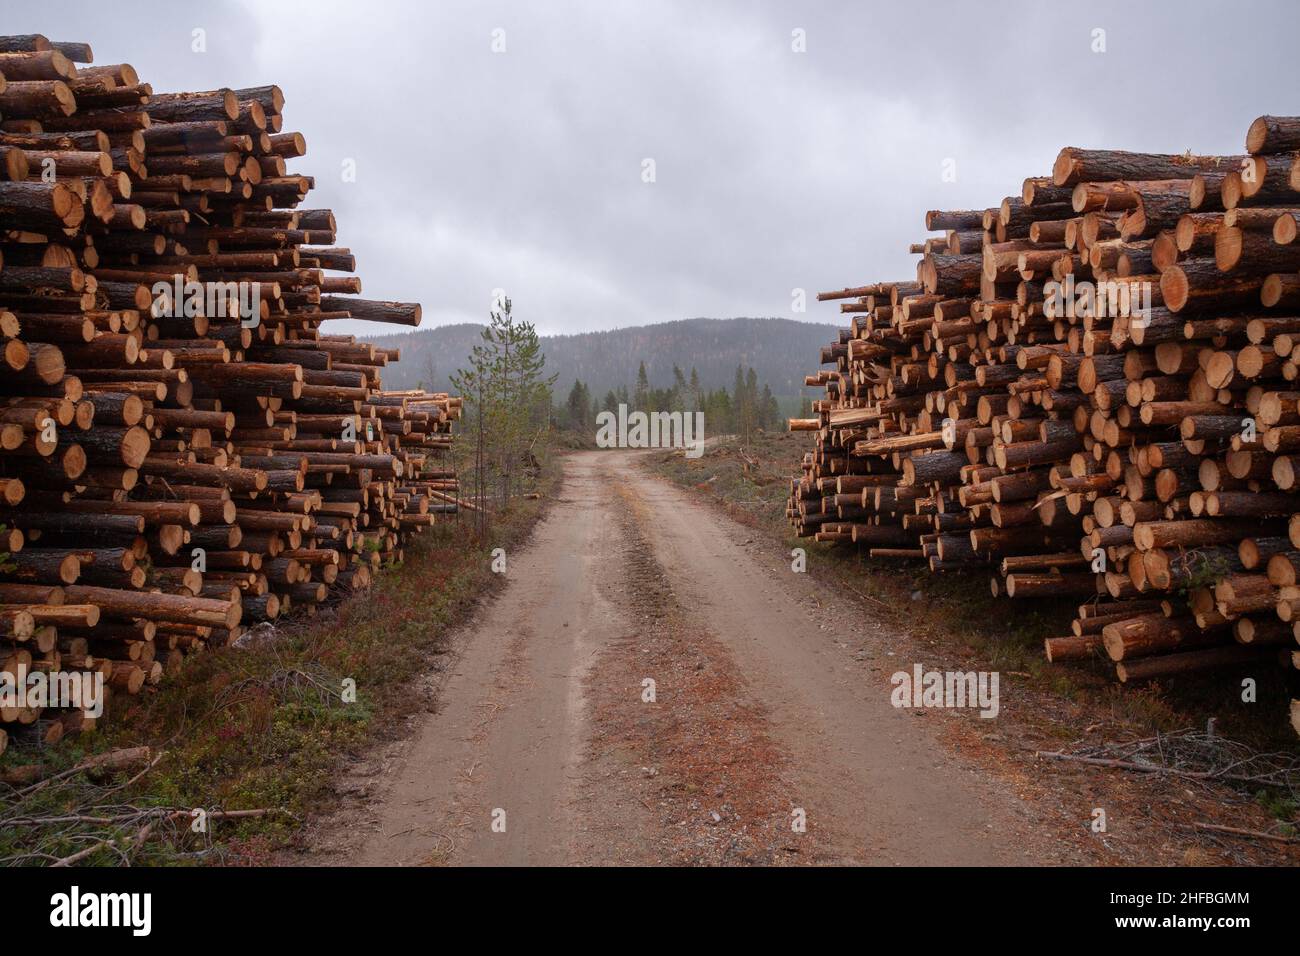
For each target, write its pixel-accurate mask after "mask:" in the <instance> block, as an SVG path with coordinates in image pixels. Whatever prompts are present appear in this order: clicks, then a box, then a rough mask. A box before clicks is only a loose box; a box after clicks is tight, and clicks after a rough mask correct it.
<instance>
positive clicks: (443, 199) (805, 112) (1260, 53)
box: [5, 0, 1300, 333]
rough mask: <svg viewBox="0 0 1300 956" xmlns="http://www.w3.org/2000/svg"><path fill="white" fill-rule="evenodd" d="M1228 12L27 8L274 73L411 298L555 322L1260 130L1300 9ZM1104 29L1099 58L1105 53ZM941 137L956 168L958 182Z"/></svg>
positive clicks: (1206, 6)
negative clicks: (934, 213) (1090, 169)
mask: <svg viewBox="0 0 1300 956" xmlns="http://www.w3.org/2000/svg"><path fill="white" fill-rule="evenodd" d="M1226 13H1228V11H1227V9H1226V8H1224V7H1223V6H1222V5H1221V4H1210V3H1204V2H1183V3H1168V2H1160V3H1144V4H1134V3H1090V4H1087V5H1082V4H1044V3H1038V2H1020V3H996V2H994V3H979V4H976V3H957V2H940V3H925V4H918V3H847V2H845V3H809V4H793V3H776V2H769V3H759V4H753V3H743V2H733V3H715V4H699V3H687V2H676V3H674V2H655V3H650V2H644V3H608V2H603V3H602V2H597V0H591V2H585V3H577V2H558V3H524V2H522V0H518V2H511V3H502V2H496V3H492V2H489V3H474V2H459V0H458V2H438V3H423V2H399V0H388V2H385V0H373V2H368V3H357V2H355V0H349V2H328V0H321V2H314V3H310V4H308V3H291V2H281V3H276V4H269V3H264V2H254V0H248V2H246V3H238V2H230V0H227V2H222V3H202V4H199V3H191V4H174V3H172V4H164V3H118V4H112V5H109V4H102V3H98V2H94V3H92V2H46V3H44V4H42V5H41V7H40V9H39V11H37V10H35V9H27V10H11V11H8V12H7V13H6V16H5V19H6V30H7V31H9V32H29V31H39V32H45V33H48V34H50V35H52V36H56V37H58V38H62V39H85V40H88V41H89V42H91V43H92V44H93V45H94V46H95V49H96V51H97V58H98V59H99V60H101V61H103V62H112V61H115V60H120V59H127V60H129V61H130V62H131V63H132V64H133V65H134V66H135V67H136V68H137V69H138V70H139V71H140V74H141V76H142V77H143V78H144V79H146V80H148V81H150V82H152V83H153V84H154V85H155V87H156V88H158V89H198V88H207V87H212V86H218V85H230V86H243V85H252V84H256V83H266V82H275V83H278V84H279V85H280V86H281V87H282V88H283V89H284V92H285V96H286V108H285V109H286V118H287V121H288V128H292V129H299V130H301V131H302V132H303V133H304V134H305V135H306V137H307V142H308V156H307V157H306V158H304V159H303V160H301V161H298V162H297V164H296V168H297V169H299V170H300V171H303V172H310V173H313V174H315V175H316V176H317V181H318V190H317V193H316V194H315V195H314V197H313V201H312V204H313V205H328V206H330V207H331V208H333V209H334V210H335V211H336V212H337V214H338V217H339V224H340V233H339V242H340V244H342V245H347V246H350V247H352V249H353V250H354V251H355V252H356V254H357V258H358V267H359V271H360V273H361V275H362V277H363V280H364V283H365V289H366V293H367V294H370V295H374V296H377V297H383V298H394V299H404V300H418V301H420V302H422V303H423V304H424V307H425V316H426V319H425V322H426V325H429V324H441V323H445V322H455V321H482V319H483V318H484V316H485V313H486V309H487V304H488V301H489V297H490V294H491V290H492V289H493V288H496V287H504V288H506V289H507V290H508V291H509V292H510V294H511V295H512V296H513V298H514V300H515V302H516V308H517V312H518V313H519V314H520V315H522V316H524V317H526V318H529V319H532V320H533V321H535V322H536V323H537V325H538V326H539V328H540V329H541V330H543V331H544V332H549V333H557V332H575V331H585V330H589V329H596V328H606V327H610V326H614V325H629V324H639V323H644V322H654V321H666V320H670V319H676V318H681V317H684V316H694V315H717V316H727V315H789V314H790V307H791V302H790V300H791V290H792V289H793V288H795V287H801V288H805V289H807V290H808V292H809V294H810V295H811V293H813V292H815V291H817V290H820V289H825V288H833V287H839V286H841V285H844V284H846V283H855V282H866V281H872V280H874V279H878V278H896V277H907V276H909V275H910V274H911V270H912V264H911V259H910V257H909V256H908V255H907V245H908V244H909V243H910V242H914V241H917V240H918V239H919V238H921V236H922V235H923V228H922V222H921V214H922V212H923V211H924V210H926V209H929V208H936V207H965V206H978V207H983V206H986V205H990V204H993V203H995V202H997V201H998V200H999V199H1000V198H1001V197H1002V196H1005V195H1008V194H1012V193H1015V192H1017V191H1018V189H1019V184H1020V181H1021V179H1023V177H1025V176H1027V175H1034V174H1043V173H1046V172H1047V171H1048V170H1049V169H1050V165H1051V161H1052V158H1053V157H1054V155H1055V153H1056V151H1057V150H1058V149H1059V148H1060V147H1061V146H1064V145H1067V144H1073V145H1087V146H1110V147H1117V148H1127V149H1149V150H1161V151H1171V152H1173V151H1182V150H1183V149H1188V148H1190V149H1192V150H1194V151H1198V152H1228V153H1231V152H1237V151H1239V150H1240V149H1241V146H1242V138H1243V136H1244V133H1245V128H1246V125H1247V124H1248V123H1249V122H1250V120H1251V119H1252V118H1253V117H1254V116H1255V115H1258V114H1259V113H1262V112H1280V113H1284V112H1294V111H1295V110H1296V108H1297V105H1298V104H1297V103H1296V102H1295V100H1294V97H1291V98H1290V99H1289V100H1287V99H1281V100H1280V101H1279V97H1278V95H1277V93H1276V92H1272V93H1271V95H1261V93H1260V92H1259V91H1286V90H1289V89H1291V88H1292V86H1291V83H1290V77H1289V75H1288V74H1289V70H1290V66H1289V64H1290V59H1291V57H1290V52H1291V51H1290V45H1291V38H1292V37H1294V35H1295V27H1296V26H1297V23H1298V21H1300V14H1298V13H1297V8H1296V6H1295V5H1294V4H1292V3H1284V2H1245V3H1238V4H1236V5H1235V6H1234V7H1233V8H1232V11H1231V15H1225V14H1226ZM67 24H75V25H76V26H75V28H74V30H73V31H72V33H69V30H68V28H67V26H66V25H67ZM194 26H203V27H204V28H205V29H207V30H208V53H207V54H204V55H202V56H200V55H195V54H193V53H191V52H190V48H189V44H190V30H191V28H193V27H194ZM1097 27H1100V28H1103V29H1105V30H1106V41H1107V52H1106V53H1105V54H1094V53H1092V52H1091V50H1090V48H1089V43H1090V33H1091V31H1092V30H1093V29H1094V28H1097ZM496 28H501V29H504V30H505V37H506V44H507V51H506V52H505V53H504V54H493V53H492V52H491V49H490V42H491V31H492V30H493V29H496ZM796 28H800V29H803V30H805V31H806V36H807V52H806V53H803V54H797V53H794V52H792V51H791V47H790V43H791V31H792V30H793V29H796ZM647 157H649V158H653V159H654V160H655V161H656V164H657V182H655V183H654V184H645V183H643V182H641V178H640V172H641V161H642V160H643V159H644V158H647ZM947 157H951V158H953V159H954V160H955V161H956V163H957V170H958V179H957V181H956V182H955V183H944V182H941V180H940V175H939V171H940V164H941V162H942V161H943V160H944V159H945V158H947ZM345 158H353V159H355V160H356V162H357V169H358V181H357V182H356V183H354V184H349V183H343V182H341V181H340V177H339V170H340V164H341V162H342V161H343V159H345ZM833 315H834V313H833V312H830V311H828V310H826V309H818V307H817V306H816V305H812V306H810V312H809V314H808V315H807V316H795V317H803V318H830V317H833ZM336 328H338V330H339V331H343V330H345V329H346V330H347V331H371V332H372V333H373V332H376V331H387V330H386V329H384V330H376V329H374V328H373V327H369V326H366V325H364V324H361V323H348V324H338V325H337V326H336Z"/></svg>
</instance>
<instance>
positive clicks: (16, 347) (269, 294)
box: [0, 36, 460, 750]
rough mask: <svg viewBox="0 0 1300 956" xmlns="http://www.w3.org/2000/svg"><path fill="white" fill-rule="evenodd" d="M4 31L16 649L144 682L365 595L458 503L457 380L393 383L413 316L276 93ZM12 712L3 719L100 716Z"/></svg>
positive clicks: (11, 618) (8, 480)
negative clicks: (389, 334) (402, 328)
mask: <svg viewBox="0 0 1300 956" xmlns="http://www.w3.org/2000/svg"><path fill="white" fill-rule="evenodd" d="M91 62H92V57H91V50H90V48H89V46H87V45H86V44H82V43H55V42H51V41H49V40H47V39H46V38H45V37H43V36H16V37H0V256H2V259H0V331H3V334H4V356H3V360H4V363H5V368H4V373H5V374H4V375H3V376H0V497H2V498H3V502H4V508H3V514H0V524H2V525H3V537H4V540H3V541H0V552H2V553H3V554H0V668H3V670H4V671H5V672H7V673H8V674H9V675H10V676H13V675H16V674H18V673H20V672H27V673H31V672H34V671H44V672H55V671H59V672H70V671H80V672H83V673H94V672H98V673H101V674H102V675H103V677H104V681H105V684H106V685H107V686H108V687H109V688H111V690H112V691H113V692H115V693H121V694H136V693H139V692H140V691H141V689H142V688H143V687H145V686H148V685H150V684H155V683H157V682H158V681H159V680H161V679H162V678H163V677H164V676H165V675H166V674H168V673H173V672H174V671H175V670H176V669H177V668H178V667H180V666H181V662H182V659H183V657H184V655H185V654H189V653H196V652H200V651H202V650H204V649H205V648H207V647H214V646H219V645H222V644H224V643H226V642H228V641H230V640H232V639H234V638H237V637H238V636H239V634H240V633H241V631H242V630H243V629H244V628H246V627H247V626H248V625H250V624H253V623H256V622H260V621H268V620H272V619H275V618H277V617H278V616H280V615H283V614H286V613H288V612H291V611H295V612H296V611H302V612H305V613H311V612H312V611H313V610H314V608H315V607H316V606H317V605H318V604H319V603H320V602H321V601H323V600H325V599H326V597H327V596H328V595H329V594H330V593H331V592H332V591H346V590H354V589H360V588H365V587H367V586H368V585H369V583H370V581H371V577H372V574H373V573H374V571H375V570H376V569H377V568H378V567H380V566H381V565H382V564H383V563H385V562H386V561H389V560H397V559H400V558H401V556H402V549H403V542H404V541H405V540H406V538H407V537H408V535H410V534H414V533H418V532H420V531H421V530H422V529H423V528H425V527H427V526H429V525H430V524H432V523H434V522H435V521H436V520H438V516H442V515H449V514H452V513H454V512H455V511H456V510H457V508H458V506H459V501H460V499H459V491H458V486H457V482H456V476H455V472H454V470H453V469H452V467H451V466H450V464H449V456H448V454H447V449H448V448H449V446H450V443H451V428H452V423H453V422H454V421H455V420H456V419H457V418H458V417H459V414H460V400H459V399H458V398H456V397H454V396H450V395H447V394H429V393H425V392H422V391H385V390H383V389H382V387H381V385H380V372H381V370H382V368H383V367H384V366H385V365H386V364H388V363H389V362H392V361H395V360H397V358H398V357H399V356H398V351H397V350H396V349H393V350H385V349H378V348H375V347H374V346H372V345H368V344H366V343H365V342H360V341H357V340H356V339H355V338H354V337H353V336H349V335H337V334H329V333H327V332H326V331H325V330H324V329H325V328H326V326H325V325H324V323H325V322H327V321H329V320H334V319H345V318H356V319H366V320H371V321H377V322H390V323H397V324H400V325H411V326H413V325H418V324H419V322H420V306H419V305H418V304H414V303H400V302H385V301H378V300H369V299H363V298H360V297H359V293H360V291H361V282H360V279H358V278H357V277H355V276H353V275H350V274H349V273H352V272H353V271H354V267H355V262H354V257H353V255H352V253H351V251H350V250H349V249H347V248H341V247H339V246H337V245H336V244H335V221H334V216H333V214H332V213H331V212H330V211H329V210H327V209H307V208H301V204H302V203H303V201H304V200H305V199H306V197H307V194H308V192H309V190H310V189H311V188H312V186H313V181H312V178H311V177H310V176H306V175H301V174H298V173H293V172H290V171H289V170H288V169H287V168H286V163H287V161H289V160H292V159H295V158H297V157H300V156H302V155H303V154H304V152H305V141H304V139H303V136H302V135H301V134H300V133H297V132H292V131H286V130H284V129H283V113H282V107H283V103H284V99H283V96H282V94H281V91H280V90H279V88H278V87H275V86H262V87H255V88H250V89H240V90H232V89H220V90H211V91H205V92H197V93H156V92H154V91H153V89H152V88H151V87H150V86H149V84H148V83H142V82H141V81H140V79H139V77H138V76H137V75H136V72H135V70H134V69H132V67H131V66H129V65H126V64H119V65H107V66H91V65H89V64H90V63H91ZM91 725H93V719H92V718H90V717H88V716H86V715H85V714H84V713H83V712H81V711H78V710H76V709H64V710H59V711H54V710H44V711H43V710H42V709H41V708H40V707H28V706H3V707H0V750H2V749H3V747H4V742H5V740H7V739H8V733H6V729H7V731H8V732H9V733H13V732H17V733H19V734H22V735H26V736H28V737H31V738H34V739H36V740H39V741H45V742H51V741H54V740H57V739H58V737H60V736H61V735H62V734H63V733H64V732H65V731H69V730H76V729H84V728H86V727H88V726H91Z"/></svg>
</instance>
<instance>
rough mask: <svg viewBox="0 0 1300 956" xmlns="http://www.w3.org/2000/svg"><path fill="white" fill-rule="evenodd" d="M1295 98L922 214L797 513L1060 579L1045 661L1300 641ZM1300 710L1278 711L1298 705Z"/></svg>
mask: <svg viewBox="0 0 1300 956" xmlns="http://www.w3.org/2000/svg"><path fill="white" fill-rule="evenodd" d="M1297 149H1300V118H1294V117H1268V116H1265V117H1261V118H1260V119H1258V120H1256V121H1255V122H1254V123H1253V124H1252V125H1251V127H1250V130H1249V133H1248V135H1247V142H1246V151H1245V153H1243V154H1241V155H1239V156H1192V155H1189V154H1180V155H1158V154H1146V153H1127V152H1119V151H1111V150H1083V149H1076V148H1066V149H1063V150H1061V152H1060V154H1059V155H1058V157H1057V159H1056V162H1055V164H1054V166H1053V169H1052V174H1051V175H1050V176H1041V177H1032V178H1030V179H1026V180H1025V181H1024V183H1023V184H1022V188H1021V191H1020V195H1018V196H1012V197H1008V198H1006V199H1004V200H1002V202H1001V203H999V204H998V205H997V206H995V207H993V208H989V209H982V210H960V211H934V212H930V213H927V214H926V228H927V229H928V230H930V231H940V232H941V235H940V236H939V237H932V238H928V239H926V240H925V241H923V242H921V243H918V244H916V245H914V246H913V247H912V248H913V250H914V251H916V252H918V253H919V254H920V258H919V260H918V261H917V267H916V276H915V278H913V279H909V280H904V281H896V282H881V283H875V284H872V285H866V286H858V287H853V288H846V289H843V290H839V291H835V292H827V293H823V294H821V295H820V296H819V297H818V298H819V299H821V300H829V301H839V302H840V303H841V305H840V308H841V311H842V312H843V313H846V314H848V315H849V316H850V319H849V323H850V324H849V327H848V328H846V329H843V330H842V331H841V333H840V335H839V337H838V339H837V341H835V342H834V343H832V344H831V345H829V346H828V347H826V348H824V349H823V350H822V355H821V361H822V364H823V365H824V366H828V367H827V368H824V369H823V370H822V371H820V372H818V373H817V374H816V375H813V376H809V377H808V378H807V379H806V384H807V385H811V386H818V387H822V388H824V389H825V397H824V398H823V399H821V400H819V401H818V402H816V403H814V410H815V412H816V415H817V417H816V418H812V419H797V420H792V421H791V423H790V426H791V428H792V429H795V430H805V431H813V432H815V433H816V437H815V447H814V448H813V450H812V451H811V452H809V453H807V454H806V455H805V456H804V458H803V461H802V463H801V472H800V474H799V475H798V476H797V477H795V478H794V479H792V482H791V494H790V498H789V502H788V507H787V514H788V516H789V518H790V520H791V522H792V524H793V525H794V527H795V530H796V533H797V534H798V535H800V536H804V537H812V538H814V539H816V540H818V541H823V542H829V543H833V544H837V545H850V546H851V545H856V546H858V547H860V548H865V549H866V550H867V551H868V552H869V553H870V555H871V556H872V557H875V558H891V559H892V558H916V559H921V560H924V561H926V562H927V563H928V565H929V568H930V569H931V570H932V571H935V572H945V571H951V570H962V569H972V568H974V569H984V570H987V571H988V572H990V579H991V587H992V590H993V593H994V594H995V595H1005V596H1007V597H1012V598H1018V597H1030V596H1034V597H1037V596H1057V597H1073V598H1077V599H1078V600H1079V601H1080V602H1081V607H1080V609H1079V613H1078V616H1077V617H1076V619H1075V620H1074V622H1073V623H1072V625H1071V631H1072V633H1071V634H1070V635H1068V636H1062V637H1059V638H1053V639H1051V640H1049V641H1048V642H1047V647H1046V650H1047V654H1048V657H1049V658H1050V659H1051V660H1054V661H1056V660H1068V659H1074V658H1081V657H1089V656H1103V657H1105V658H1108V659H1109V660H1110V661H1112V662H1113V663H1114V664H1115V668H1116V672H1117V675H1118V677H1119V679H1120V680H1123V681H1127V680H1138V679H1147V678H1151V677H1160V676H1165V675H1170V674H1177V673H1182V672H1185V671H1192V670H1201V669H1207V668H1215V667H1222V666H1226V665H1230V664H1238V663H1240V662H1242V661H1256V660H1259V659H1264V660H1268V661H1273V660H1281V661H1282V662H1283V663H1284V664H1285V665H1286V666H1288V667H1289V666H1291V664H1292V657H1293V655H1294V653H1295V651H1294V648H1295V641H1296V640H1297V639H1300V623H1296V621H1297V620H1300V614H1297V613H1296V612H1297V611H1300V587H1298V586H1297V580H1296V576H1297V569H1300V514H1297V513H1298V512H1300V477H1298V476H1300V384H1298V383H1297V378H1300V273H1298V272H1297V270H1300V242H1297V241H1296V239H1297V235H1298V234H1300V161H1297V159H1296V153H1295V151H1296V150H1297ZM1297 708H1298V709H1300V705H1297Z"/></svg>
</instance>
